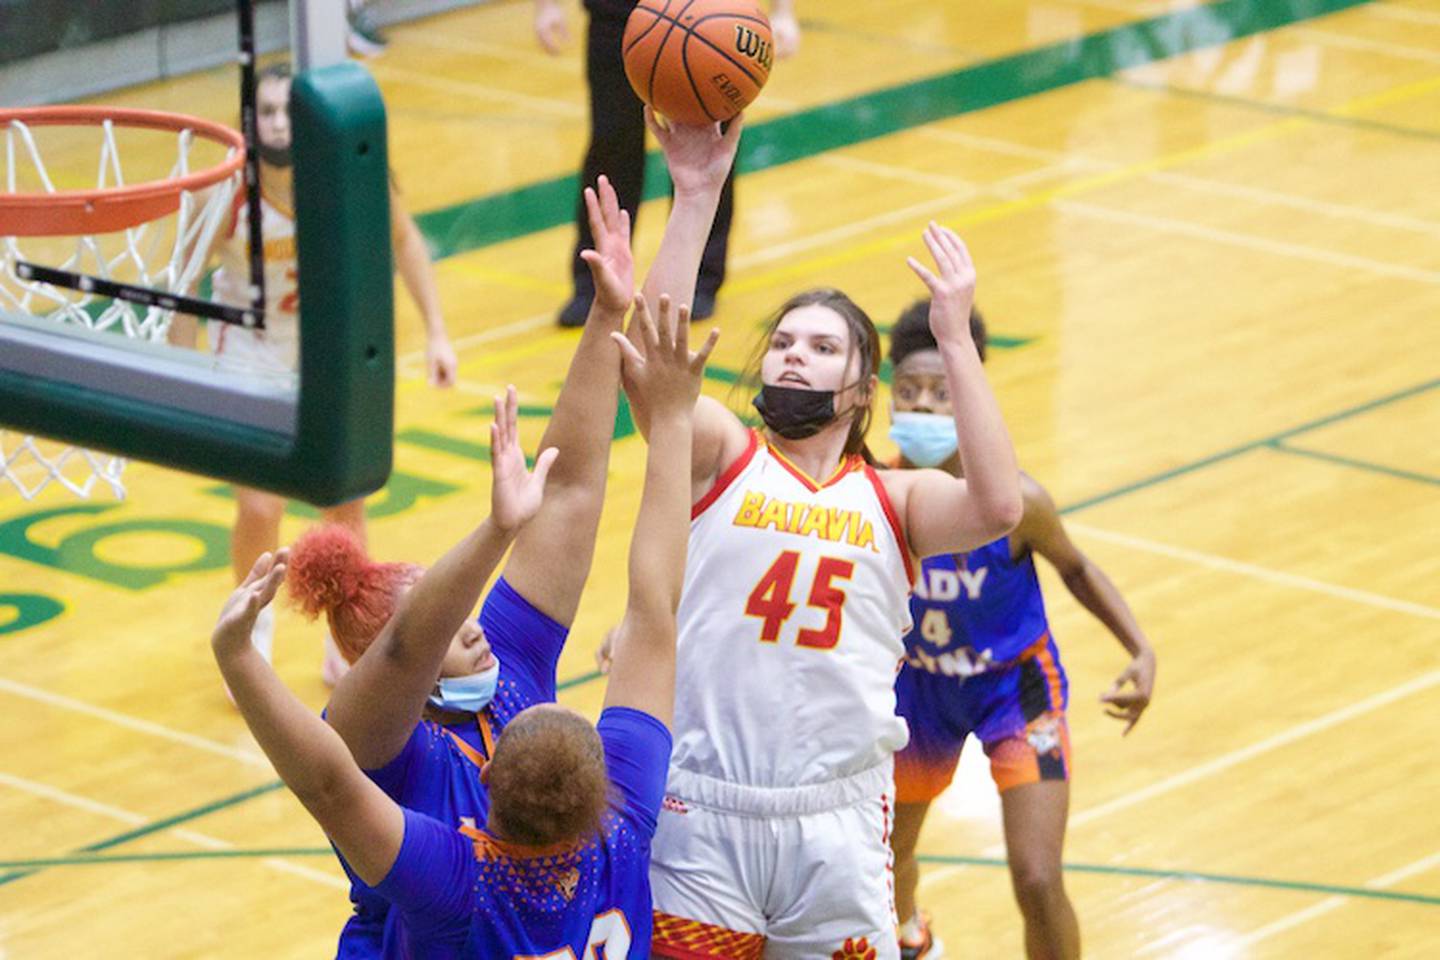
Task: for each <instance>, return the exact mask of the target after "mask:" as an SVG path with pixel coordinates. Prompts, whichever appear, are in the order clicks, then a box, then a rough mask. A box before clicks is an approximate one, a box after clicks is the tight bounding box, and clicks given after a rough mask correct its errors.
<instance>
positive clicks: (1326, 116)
mask: <svg viewBox="0 0 1440 960" xmlns="http://www.w3.org/2000/svg"><path fill="white" fill-rule="evenodd" d="M1110 79H1111V80H1112V81H1113V82H1115V83H1118V84H1122V85H1124V86H1127V87H1131V88H1133V89H1136V90H1148V91H1150V92H1152V93H1163V94H1167V95H1170V96H1176V97H1188V98H1190V99H1192V100H1204V101H1207V102H1209V103H1218V104H1223V105H1225V106H1230V107H1240V108H1243V109H1249V110H1258V111H1260V112H1262V113H1268V114H1271V115H1273V116H1277V117H1294V118H1297V119H1303V120H1310V121H1312V122H1314V123H1321V124H1329V125H1332V126H1339V127H1349V128H1352V129H1360V130H1369V131H1372V132H1374V133H1388V134H1393V135H1394V136H1398V137H1412V138H1414V139H1417V140H1430V141H1434V140H1440V131H1436V130H1425V129H1423V128H1420V127H1402V126H1399V125H1397V124H1393V123H1384V122H1382V121H1379V120H1366V119H1365V118H1364V117H1350V116H1339V115H1336V114H1333V113H1325V112H1324V111H1322V110H1307V109H1305V108H1304V107H1292V106H1288V105H1286V104H1282V103H1266V102H1265V101H1264V100H1251V99H1250V98H1248V97H1237V96H1233V95H1231V94H1225V93H1211V92H1210V91H1208V90H1192V89H1190V88H1188V87H1175V86H1171V85H1169V84H1165V83H1146V82H1145V81H1143V80H1135V79H1132V78H1130V77H1120V76H1117V77H1111V78H1110Z"/></svg>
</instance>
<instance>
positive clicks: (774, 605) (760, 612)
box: [745, 550, 855, 650]
mask: <svg viewBox="0 0 1440 960" xmlns="http://www.w3.org/2000/svg"><path fill="white" fill-rule="evenodd" d="M799 563H800V554H799V553H798V552H797V551H794V550H786V551H785V552H783V553H781V554H780V556H779V557H778V558H776V560H775V562H774V563H773V564H771V565H770V569H769V570H767V571H765V575H764V576H762V577H761V578H760V582H759V583H757V584H755V589H754V590H751V591H750V599H749V600H747V601H746V603H745V613H746V614H747V615H749V616H752V617H757V618H759V620H760V639H761V641H763V642H765V643H776V642H778V641H779V639H780V628H781V627H782V626H784V624H785V621H786V620H789V619H790V616H791V614H793V613H794V612H795V604H794V603H792V602H791V601H790V593H791V591H792V589H793V588H794V586H795V570H796V567H797V566H799ZM854 575H855V564H854V563H853V562H851V561H849V560H840V559H837V558H835V557H821V558H820V562H819V564H817V565H816V568H815V582H814V583H813V584H811V586H810V599H809V601H808V602H809V605H810V606H812V607H815V608H816V609H818V610H824V611H825V625H824V626H823V627H821V628H820V629H819V630H812V629H808V628H807V629H802V630H801V631H800V632H799V634H798V635H797V636H796V638H795V644H796V646H801V647H811V648H813V649H816V650H831V649H833V648H834V647H835V645H836V644H837V643H839V642H840V627H841V626H842V624H843V619H844V607H845V591H844V590H842V589H840V588H839V587H838V586H836V585H835V582H836V581H837V580H838V581H845V580H849V579H850V578H851V577H853V576H854Z"/></svg>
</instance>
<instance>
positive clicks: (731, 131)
mask: <svg viewBox="0 0 1440 960" xmlns="http://www.w3.org/2000/svg"><path fill="white" fill-rule="evenodd" d="M744 126H745V114H743V113H737V114H735V117H734V119H732V120H731V121H730V125H729V126H728V127H726V128H725V134H724V137H723V139H724V141H725V146H726V148H728V149H731V150H733V149H735V146H736V145H737V144H738V143H739V142H740V131H741V130H742V129H743V128H744Z"/></svg>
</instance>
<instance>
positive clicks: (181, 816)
mask: <svg viewBox="0 0 1440 960" xmlns="http://www.w3.org/2000/svg"><path fill="white" fill-rule="evenodd" d="M283 786H285V784H284V783H282V782H281V781H279V780H272V781H270V782H269V783H262V784H261V785H260V786H258V787H251V788H250V789H249V790H242V791H241V792H239V793H236V794H232V795H231V796H228V797H223V798H221V799H219V800H215V801H212V802H210V803H207V804H205V805H204V806H201V807H196V808H194V809H193V810H186V811H185V812H184V813H177V814H175V815H174V816H171V817H166V818H165V819H163V820H156V821H154V822H153V823H147V824H146V825H145V826H143V827H137V828H136V829H134V830H127V831H126V832H125V833H122V834H119V835H117V836H113V837H110V838H109V839H108V840H101V841H100V842H99V843H92V844H90V845H89V846H85V847H81V848H80V849H79V850H77V851H76V853H98V852H100V851H102V850H108V849H110V848H111V847H116V846H119V845H120V844H122V843H129V842H130V841H131V840H139V839H140V838H141V837H148V836H150V835H151V834H153V833H158V832H160V831H161V830H168V829H170V828H171V827H176V826H179V825H180V824H182V823H189V822H190V821H191V820H198V819H199V818H200V817H206V816H209V815H210V814H212V813H216V812H218V811H220V810H224V809H226V808H228V807H234V806H238V805H239V804H242V803H244V802H246V801H247V800H253V799H255V798H256V797H259V796H263V795H264V794H267V793H272V792H274V791H276V790H279V789H280V788H282V787H283ZM8 866H10V864H9V863H8V862H7V863H4V864H0V867H8ZM35 872H37V871H36V870H26V871H24V872H21V873H7V874H4V875H0V886H4V885H5V884H7V883H10V882H11V881H14V880H20V879H22V878H24V877H28V876H30V875H31V874H33V873H35Z"/></svg>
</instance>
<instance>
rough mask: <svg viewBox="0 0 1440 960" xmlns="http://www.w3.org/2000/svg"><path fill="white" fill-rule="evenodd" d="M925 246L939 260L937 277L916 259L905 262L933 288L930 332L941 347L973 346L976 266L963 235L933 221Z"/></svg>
mask: <svg viewBox="0 0 1440 960" xmlns="http://www.w3.org/2000/svg"><path fill="white" fill-rule="evenodd" d="M925 246H927V247H929V248H930V256H931V257H932V258H934V260H935V271H936V272H935V273H931V272H930V271H929V270H927V269H926V268H925V266H924V265H923V264H921V263H920V261H919V260H916V259H915V258H914V257H907V258H906V260H905V262H906V263H908V264H909V265H910V269H911V270H914V271H915V275H916V276H918V277H919V278H920V279H921V280H922V281H924V283H925V286H927V287H929V288H930V332H931V333H932V334H934V336H935V339H936V340H937V341H939V342H941V343H947V342H948V343H973V340H972V339H971V336H970V311H971V309H972V308H973V307H974V306H975V263H974V261H972V260H971V259H970V251H969V250H968V249H966V247H965V241H963V240H961V239H960V235H959V234H957V233H956V232H955V231H954V230H951V229H950V228H949V227H942V226H940V225H939V224H938V223H935V222H933V221H932V222H931V223H930V226H929V227H927V228H926V229H925Z"/></svg>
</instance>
